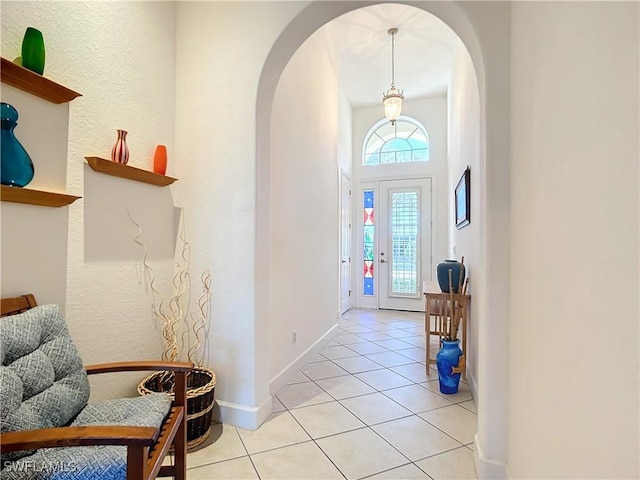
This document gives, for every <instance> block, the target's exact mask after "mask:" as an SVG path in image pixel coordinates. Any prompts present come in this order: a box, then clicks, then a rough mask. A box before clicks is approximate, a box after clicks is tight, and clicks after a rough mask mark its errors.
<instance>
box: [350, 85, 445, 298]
mask: <svg viewBox="0 0 640 480" xmlns="http://www.w3.org/2000/svg"><path fill="white" fill-rule="evenodd" d="M402 114H403V115H407V116H409V117H412V118H415V119H416V120H417V121H419V122H420V123H422V125H423V126H424V127H425V129H426V130H427V134H428V135H429V161H428V162H426V163H415V164H397V165H381V166H380V167H379V168H372V167H363V166H362V149H363V147H364V144H363V142H364V140H365V137H366V135H367V133H368V132H369V130H370V129H371V127H372V126H373V125H374V124H375V123H377V122H378V121H380V120H381V119H382V118H384V110H383V108H382V102H380V105H374V106H369V107H358V108H354V110H353V172H354V181H356V182H357V181H367V180H375V179H378V178H384V179H388V178H411V177H416V178H417V177H422V178H424V177H431V179H432V183H431V185H432V188H433V192H432V198H431V204H432V210H433V212H432V213H433V231H432V239H431V250H432V256H433V268H432V269H431V272H429V274H428V275H429V277H427V278H426V280H429V279H435V278H436V276H435V266H436V264H437V263H438V262H439V261H440V260H443V259H444V258H448V255H449V254H448V245H449V240H448V238H447V234H448V227H447V226H448V222H447V219H448V217H449V210H448V208H449V192H448V189H449V185H448V183H447V97H446V95H444V94H443V95H440V96H436V97H427V98H418V99H408V100H405V101H404V102H403V104H402ZM353 203H354V204H355V205H356V206H355V210H354V211H355V212H356V215H355V222H354V229H355V230H354V235H353V241H354V243H353V252H354V255H353V258H354V263H353V265H362V262H363V258H362V215H360V214H359V212H360V207H361V206H362V205H361V204H362V200H361V198H360V197H356V196H354V197H353ZM352 272H353V280H352V282H353V285H354V286H355V288H353V289H352V290H353V291H354V292H355V294H356V295H355V298H356V299H357V300H358V305H359V306H361V307H365V308H376V306H375V299H374V298H367V297H363V296H362V268H352ZM368 302H370V303H368Z"/></svg>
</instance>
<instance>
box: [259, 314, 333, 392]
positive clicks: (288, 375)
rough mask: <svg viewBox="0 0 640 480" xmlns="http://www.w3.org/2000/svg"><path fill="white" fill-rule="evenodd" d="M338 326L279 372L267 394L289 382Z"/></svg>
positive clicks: (278, 389) (270, 383)
mask: <svg viewBox="0 0 640 480" xmlns="http://www.w3.org/2000/svg"><path fill="white" fill-rule="evenodd" d="M336 328H338V325H337V324H335V325H334V326H332V327H331V328H330V329H329V330H328V331H327V333H325V334H324V335H323V336H322V337H320V338H319V339H318V340H317V341H316V342H315V343H314V344H313V345H311V346H310V347H309V348H307V349H306V350H305V351H304V352H302V354H300V356H299V357H298V358H296V359H295V360H294V361H293V362H291V363H290V364H289V365H287V366H286V367H285V368H283V369H282V370H280V372H278V374H277V375H276V376H275V377H273V378H272V379H271V382H269V392H270V393H271V395H275V394H276V393H278V392H279V391H280V390H281V389H282V387H284V386H285V385H286V384H287V383H289V381H290V380H291V379H292V378H293V377H294V376H295V375H296V374H297V373H298V372H299V371H300V370H302V369H303V367H304V366H305V365H306V364H307V363H308V362H309V360H310V359H311V358H312V357H313V356H314V355H315V354H316V353H318V352H319V351H320V350H321V349H322V347H324V346H325V345H326V344H327V343H329V342H330V341H331V339H332V338H333V336H334V335H335V333H336Z"/></svg>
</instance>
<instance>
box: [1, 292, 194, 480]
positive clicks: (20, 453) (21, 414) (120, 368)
mask: <svg viewBox="0 0 640 480" xmlns="http://www.w3.org/2000/svg"><path fill="white" fill-rule="evenodd" d="M0 310H1V311H0V316H2V317H3V318H2V319H0V326H1V328H0V359H1V360H2V365H1V366H0V385H1V386H2V388H1V390H0V427H1V428H0V431H1V433H0V443H1V444H2V452H1V455H2V462H1V465H0V468H2V475H1V476H2V478H3V479H5V478H6V479H32V478H38V479H45V478H56V479H95V478H100V479H113V480H123V479H125V478H126V479H127V480H142V479H145V480H146V479H151V478H155V477H156V476H174V478H176V479H177V480H183V479H184V478H185V477H186V375H187V373H188V372H189V371H190V370H191V369H192V367H193V365H192V364H191V363H186V362H146V361H140V362H116V363H107V364H101V365H92V366H83V364H82V360H81V359H80V356H79V355H78V351H77V350H76V347H75V345H74V344H73V342H72V341H71V338H70V337H69V334H68V330H67V326H66V323H65V321H64V319H63V317H62V314H61V313H60V310H59V308H58V306H56V305H41V306H38V305H37V304H36V300H35V298H34V296H33V295H30V294H29V295H24V296H22V297H17V298H11V299H2V303H1V309H0ZM136 370H140V371H149V370H167V371H171V372H174V374H175V392H174V393H175V400H174V401H173V402H172V401H171V398H170V397H169V395H167V394H165V393H157V394H153V395H145V396H141V397H134V398H126V399H116V400H106V401H102V402H98V403H95V404H89V403H87V402H88V398H89V382H88V379H87V375H91V374H98V373H106V372H124V371H136ZM171 447H173V452H174V455H175V461H174V464H173V465H167V466H163V465H162V463H163V460H164V457H165V456H166V455H167V453H168V452H169V450H170V448H171Z"/></svg>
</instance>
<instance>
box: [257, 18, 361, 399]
mask: <svg viewBox="0 0 640 480" xmlns="http://www.w3.org/2000/svg"><path fill="white" fill-rule="evenodd" d="M329 48H330V46H329V42H328V41H327V38H326V36H325V33H324V32H323V31H322V30H319V31H318V32H316V33H315V34H314V35H313V36H311V37H310V38H309V39H308V40H307V41H306V42H305V43H304V44H303V45H302V46H301V47H300V48H299V49H298V50H297V51H296V53H295V54H294V56H293V57H292V58H291V60H290V61H289V63H288V64H287V66H286V68H285V70H284V72H283V73H282V76H281V77H280V81H279V83H278V86H277V88H276V92H275V96H274V103H273V111H272V116H271V132H272V138H271V200H270V221H271V235H270V236H271V238H270V242H269V245H270V247H271V251H270V262H271V268H270V272H271V275H270V280H269V281H270V284H271V290H270V292H271V298H270V311H269V316H270V319H271V321H270V328H269V330H270V332H269V339H270V349H269V352H270V368H271V372H270V374H271V378H272V383H273V385H272V393H274V394H275V393H276V391H277V390H278V389H279V387H280V386H282V385H283V384H284V383H286V382H287V381H288V380H289V379H290V378H291V377H292V376H293V375H295V374H296V373H297V372H298V371H299V368H300V366H301V365H298V364H297V363H296V360H298V359H300V357H302V356H303V355H304V354H305V352H306V351H307V350H308V349H310V348H311V347H313V346H314V345H316V343H317V342H318V341H319V340H320V339H322V338H323V337H324V336H325V335H326V334H327V333H328V332H329V331H330V329H331V328H332V327H334V326H335V324H336V311H337V309H338V295H337V294H338V271H339V270H338V268H339V263H340V261H339V253H338V233H339V225H340V222H339V219H338V188H337V187H338V167H339V166H338V159H337V156H336V155H337V152H338V124H339V122H338V100H339V95H338V93H339V92H338V90H337V77H336V71H335V66H334V62H333V59H332V55H331V52H330V51H329ZM343 110H344V109H343ZM340 123H344V119H343V120H342V121H341V122H340ZM344 134H345V133H344V132H343V133H342V135H344ZM347 134H348V131H347ZM343 143H344V139H343ZM342 156H344V155H342ZM294 330H295V331H296V333H297V340H296V342H295V343H294V342H293V341H292V332H293V331H294ZM295 367H297V368H295Z"/></svg>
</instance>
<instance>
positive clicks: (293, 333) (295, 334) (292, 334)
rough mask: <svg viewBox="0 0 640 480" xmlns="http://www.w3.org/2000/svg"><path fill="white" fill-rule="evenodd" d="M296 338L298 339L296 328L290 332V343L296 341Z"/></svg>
mask: <svg viewBox="0 0 640 480" xmlns="http://www.w3.org/2000/svg"><path fill="white" fill-rule="evenodd" d="M297 339H298V332H297V331H296V330H293V331H292V332H291V343H296V340H297Z"/></svg>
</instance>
